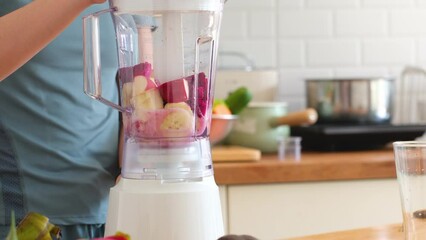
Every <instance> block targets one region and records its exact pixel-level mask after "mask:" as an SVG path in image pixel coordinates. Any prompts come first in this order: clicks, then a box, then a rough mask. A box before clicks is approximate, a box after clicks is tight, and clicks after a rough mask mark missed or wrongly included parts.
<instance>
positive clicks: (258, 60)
mask: <svg viewBox="0 0 426 240" xmlns="http://www.w3.org/2000/svg"><path fill="white" fill-rule="evenodd" d="M219 48H220V49H219V51H225V52H227V51H236V52H241V53H244V54H245V55H246V56H247V57H248V58H249V59H251V60H252V61H253V63H254V65H255V67H256V68H276V67H277V47H276V45H275V44H270V41H268V40H245V41H223V42H221V43H220V47H219Z"/></svg>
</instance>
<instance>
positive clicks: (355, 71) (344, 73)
mask: <svg viewBox="0 0 426 240" xmlns="http://www.w3.org/2000/svg"><path fill="white" fill-rule="evenodd" d="M388 76H389V71H388V69H387V68H386V67H377V68H374V67H347V68H337V69H335V70H334V77H335V78H370V77H388Z"/></svg>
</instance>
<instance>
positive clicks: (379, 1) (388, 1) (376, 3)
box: [362, 0, 414, 8]
mask: <svg viewBox="0 0 426 240" xmlns="http://www.w3.org/2000/svg"><path fill="white" fill-rule="evenodd" d="M362 3H363V6H365V7H381V8H397V7H411V6H414V0H362Z"/></svg>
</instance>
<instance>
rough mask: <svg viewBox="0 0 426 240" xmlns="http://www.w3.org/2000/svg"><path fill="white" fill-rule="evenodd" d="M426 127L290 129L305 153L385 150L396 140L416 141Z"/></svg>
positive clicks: (374, 126)
mask: <svg viewBox="0 0 426 240" xmlns="http://www.w3.org/2000/svg"><path fill="white" fill-rule="evenodd" d="M425 131H426V125H392V124H375V125H364V124H363V125H323V124H315V125H312V126H302V127H291V135H292V136H300V137H302V148H303V149H304V150H319V151H345V150H367V149H378V148H383V147H385V146H386V145H387V144H389V143H391V142H394V141H407V140H414V139H416V138H417V137H420V136H422V135H423V134H424V132H425Z"/></svg>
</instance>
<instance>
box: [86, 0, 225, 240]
mask: <svg viewBox="0 0 426 240" xmlns="http://www.w3.org/2000/svg"><path fill="white" fill-rule="evenodd" d="M109 3H110V9H107V10H104V11H101V12H97V13H94V14H92V15H89V16H86V17H84V18H83V25H84V66H85V67H84V68H85V74H84V91H85V93H86V94H87V95H89V96H90V97H92V98H94V99H96V100H98V101H100V102H102V103H104V104H107V105H108V106H110V107H113V108H115V109H117V110H119V111H120V112H121V116H122V123H123V124H122V132H123V135H124V136H123V146H122V148H123V153H122V165H121V167H122V169H121V180H120V181H119V182H118V183H117V184H116V186H114V187H113V188H111V190H110V196H109V206H108V214H107V222H106V230H105V234H106V235H112V234H114V233H115V232H116V231H122V232H125V233H127V234H129V235H130V236H131V237H132V239H138V240H148V239H150V240H210V239H211V240H213V239H218V238H219V237H220V236H222V235H224V231H223V221H222V214H221V207H220V197H219V189H218V187H217V185H216V183H215V180H214V177H213V166H212V158H211V149H210V142H209V132H210V122H211V107H212V100H213V99H212V98H213V87H214V79H215V68H216V56H217V47H218V39H219V29H220V21H221V16H222V10H223V5H224V0H180V1H176V0H110V2H109ZM103 14H110V15H111V16H112V19H113V22H114V27H115V33H116V41H117V56H118V63H119V66H118V71H117V81H118V86H119V93H120V103H113V102H111V101H109V100H108V99H105V98H103V97H102V87H101V82H102V80H101V79H100V77H101V75H100V69H101V62H100V51H99V45H100V42H102V41H100V39H99V23H98V20H99V17H100V16H101V15H103Z"/></svg>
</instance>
